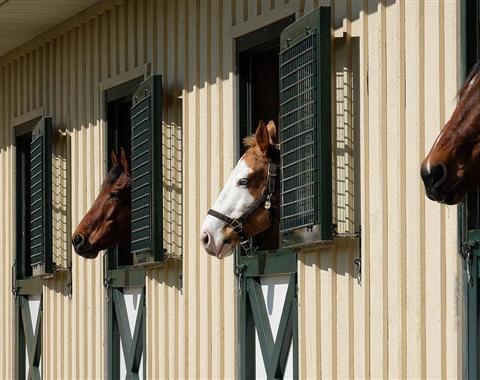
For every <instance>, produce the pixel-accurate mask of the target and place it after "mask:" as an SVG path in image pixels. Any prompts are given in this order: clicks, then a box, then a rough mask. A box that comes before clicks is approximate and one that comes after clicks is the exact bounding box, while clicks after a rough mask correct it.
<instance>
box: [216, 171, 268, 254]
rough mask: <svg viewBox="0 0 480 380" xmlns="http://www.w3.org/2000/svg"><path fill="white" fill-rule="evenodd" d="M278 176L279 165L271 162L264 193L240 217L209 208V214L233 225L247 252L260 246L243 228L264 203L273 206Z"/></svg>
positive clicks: (228, 224) (249, 252) (251, 251)
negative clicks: (272, 199) (256, 244)
mask: <svg viewBox="0 0 480 380" xmlns="http://www.w3.org/2000/svg"><path fill="white" fill-rule="evenodd" d="M276 176H277V165H276V164H274V163H269V164H268V167H267V185H266V187H265V188H264V189H263V190H262V195H260V197H258V198H257V199H256V200H255V202H253V203H252V204H251V205H250V207H249V208H248V209H247V211H245V212H244V213H243V214H242V216H241V217H240V218H231V217H229V216H227V215H224V214H222V213H220V212H218V211H215V210H213V209H210V210H208V215H211V216H213V217H215V218H217V219H220V220H221V221H222V222H224V223H225V224H226V225H227V226H229V227H231V228H232V229H233V231H234V232H235V233H236V234H237V236H238V238H239V239H240V245H241V246H242V248H243V249H244V250H245V251H246V253H247V254H251V253H253V252H255V251H256V250H257V249H258V247H257V246H253V245H252V243H251V242H250V239H249V237H248V236H247V234H246V233H245V230H244V229H243V224H244V223H245V222H246V221H247V219H248V218H249V217H250V216H251V215H252V214H253V213H254V212H255V211H256V210H257V209H258V208H260V206H261V205H262V204H264V207H265V208H266V209H267V210H269V209H270V207H271V201H270V200H271V197H272V195H273V193H274V191H275V177H276Z"/></svg>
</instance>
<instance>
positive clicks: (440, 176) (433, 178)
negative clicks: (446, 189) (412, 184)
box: [430, 164, 447, 187]
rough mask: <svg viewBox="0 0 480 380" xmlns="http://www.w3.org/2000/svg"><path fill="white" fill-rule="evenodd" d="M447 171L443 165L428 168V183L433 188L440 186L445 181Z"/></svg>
mask: <svg viewBox="0 0 480 380" xmlns="http://www.w3.org/2000/svg"><path fill="white" fill-rule="evenodd" d="M446 174H447V170H446V168H445V165H443V164H439V165H435V166H433V167H431V168H430V183H431V185H432V186H433V187H435V186H438V185H440V184H441V183H442V182H443V180H444V179H445V177H446Z"/></svg>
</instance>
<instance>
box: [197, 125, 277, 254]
mask: <svg viewBox="0 0 480 380" xmlns="http://www.w3.org/2000/svg"><path fill="white" fill-rule="evenodd" d="M244 142H245V145H246V146H247V147H248V149H247V151H246V152H245V154H244V155H243V156H242V157H241V158H240V160H239V161H238V163H237V166H236V167H235V168H234V169H233V172H232V174H231V175H230V177H229V178H228V180H227V182H226V184H225V186H224V188H223V190H222V191H221V192H220V195H219V196H218V199H217V201H216V202H215V203H214V204H213V206H212V209H211V210H209V212H208V215H207V217H206V218H205V221H204V222H203V226H202V230H201V232H200V241H201V243H202V245H203V247H204V248H205V250H206V252H207V253H209V254H210V255H213V256H216V257H217V258H219V259H221V258H224V257H225V256H228V255H229V254H231V253H232V252H233V249H234V247H235V246H236V245H238V244H241V245H242V246H243V247H244V249H247V250H251V249H252V247H251V246H250V245H249V238H251V237H254V236H257V235H259V234H260V233H262V232H268V231H269V230H271V227H272V226H273V225H275V224H278V212H276V210H277V209H278V198H279V197H278V193H279V192H278V182H279V181H278V179H276V178H277V172H278V165H279V163H280V151H279V150H278V145H277V130H276V127H275V124H274V123H273V121H271V122H270V123H269V124H268V126H266V125H265V124H264V123H263V121H260V123H259V125H258V128H257V130H256V132H255V135H254V136H251V137H247V138H246V139H245V141H244ZM266 239H267V237H266Z"/></svg>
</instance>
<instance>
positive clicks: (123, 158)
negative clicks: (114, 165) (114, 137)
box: [120, 147, 130, 172]
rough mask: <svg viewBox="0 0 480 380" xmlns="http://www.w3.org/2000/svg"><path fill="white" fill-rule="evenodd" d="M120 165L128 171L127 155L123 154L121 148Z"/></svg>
mask: <svg viewBox="0 0 480 380" xmlns="http://www.w3.org/2000/svg"><path fill="white" fill-rule="evenodd" d="M120 163H121V164H122V166H123V169H124V170H125V171H127V172H128V171H130V168H129V166H128V160H127V154H126V153H125V149H123V147H122V148H120Z"/></svg>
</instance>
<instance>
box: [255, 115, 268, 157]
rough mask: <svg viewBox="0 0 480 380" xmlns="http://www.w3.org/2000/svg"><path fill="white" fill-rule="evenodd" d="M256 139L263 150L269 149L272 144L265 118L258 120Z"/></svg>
mask: <svg viewBox="0 0 480 380" xmlns="http://www.w3.org/2000/svg"><path fill="white" fill-rule="evenodd" d="M255 141H256V142H257V145H258V146H259V147H260V149H261V150H262V151H263V152H266V151H267V150H268V147H269V146H270V136H269V135H268V130H267V127H266V126H265V123H264V122H263V120H260V121H259V122H258V127H257V131H256V132H255Z"/></svg>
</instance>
